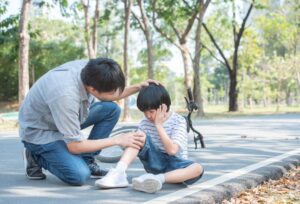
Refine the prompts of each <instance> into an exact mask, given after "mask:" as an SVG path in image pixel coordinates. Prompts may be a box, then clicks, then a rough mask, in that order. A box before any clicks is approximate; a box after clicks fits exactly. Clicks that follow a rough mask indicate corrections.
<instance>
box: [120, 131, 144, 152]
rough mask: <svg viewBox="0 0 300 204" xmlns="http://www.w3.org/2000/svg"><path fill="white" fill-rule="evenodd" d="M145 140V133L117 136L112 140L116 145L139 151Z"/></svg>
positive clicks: (129, 133)
mask: <svg viewBox="0 0 300 204" xmlns="http://www.w3.org/2000/svg"><path fill="white" fill-rule="evenodd" d="M145 138H146V136H145V133H143V132H141V131H138V132H128V133H124V134H121V135H118V136H116V137H114V140H115V144H116V145H119V146H122V147H133V148H135V149H141V148H142V147H143V146H144V143H145Z"/></svg>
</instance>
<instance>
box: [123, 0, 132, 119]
mask: <svg viewBox="0 0 300 204" xmlns="http://www.w3.org/2000/svg"><path fill="white" fill-rule="evenodd" d="M131 3H132V0H125V2H124V11H125V28H124V53H123V60H124V62H123V66H124V75H125V80H126V86H128V85H129V67H128V37H129V23H130V22H129V20H130V13H131V12H130V11H131ZM128 120H130V112H129V97H126V98H125V99H124V115H123V121H128Z"/></svg>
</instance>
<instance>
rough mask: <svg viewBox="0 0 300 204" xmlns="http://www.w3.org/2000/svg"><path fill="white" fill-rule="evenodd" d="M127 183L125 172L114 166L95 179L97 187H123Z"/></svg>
mask: <svg viewBox="0 0 300 204" xmlns="http://www.w3.org/2000/svg"><path fill="white" fill-rule="evenodd" d="M128 185H129V183H128V180H127V175H126V173H125V172H119V171H117V170H116V169H115V168H113V169H110V170H109V171H108V173H107V174H106V176H104V177H103V178H102V179H98V180H96V181H95V186H96V187H98V188H124V187H127V186H128Z"/></svg>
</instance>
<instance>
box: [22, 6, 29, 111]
mask: <svg viewBox="0 0 300 204" xmlns="http://www.w3.org/2000/svg"><path fill="white" fill-rule="evenodd" d="M30 6H31V0H23V4H22V10H21V16H20V23H19V28H20V31H19V35H20V41H19V44H20V45H19V105H21V103H22V101H23V100H24V98H25V96H26V94H27V93H28V90H29V69H28V64H29V40H30V36H29V34H28V24H29V17H30Z"/></svg>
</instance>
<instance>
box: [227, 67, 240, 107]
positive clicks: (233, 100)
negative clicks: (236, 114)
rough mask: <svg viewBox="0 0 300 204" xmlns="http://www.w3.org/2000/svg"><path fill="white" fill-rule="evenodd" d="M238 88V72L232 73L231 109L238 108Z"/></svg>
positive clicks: (230, 87)
mask: <svg viewBox="0 0 300 204" xmlns="http://www.w3.org/2000/svg"><path fill="white" fill-rule="evenodd" d="M237 99H238V90H237V77H236V72H232V73H231V74H230V86H229V111H237V110H238V104H237Z"/></svg>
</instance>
